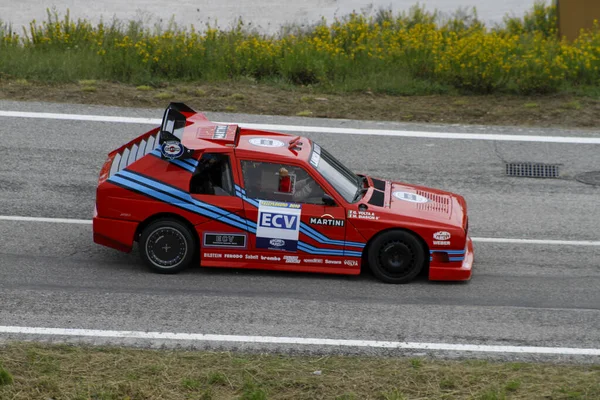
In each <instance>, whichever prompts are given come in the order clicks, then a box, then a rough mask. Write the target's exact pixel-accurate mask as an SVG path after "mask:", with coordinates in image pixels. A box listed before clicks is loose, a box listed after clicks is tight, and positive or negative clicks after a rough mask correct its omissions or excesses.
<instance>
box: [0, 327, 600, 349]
mask: <svg viewBox="0 0 600 400" xmlns="http://www.w3.org/2000/svg"><path fill="white" fill-rule="evenodd" d="M0 333H5V334H26V335H50V336H79V337H94V338H119V339H123V338H130V339H146V340H148V339H150V340H188V341H194V342H236V343H260V344H287V345H312V346H344V347H371V348H385V349H407V350H437V351H468V352H484V353H520V354H557V355H583V356H600V349H590V348H572V347H536V346H494V345H478V344H451V343H416V342H392V341H379V340H345V339H320V338H300V337H279V336H246V335H217V334H202V333H174V332H142V331H109V330H95V329H64V328H37V327H21V326H0Z"/></svg>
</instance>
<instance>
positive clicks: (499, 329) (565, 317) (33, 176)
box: [0, 102, 600, 357]
mask: <svg viewBox="0 0 600 400" xmlns="http://www.w3.org/2000/svg"><path fill="white" fill-rule="evenodd" d="M0 110H18V111H45V112H63V113H79V114H97V115H121V116H138V117H151V118H160V116H161V115H162V110H140V109H117V108H110V107H91V106H72V105H57V104H36V103H27V104H20V103H15V102H0ZM208 116H209V117H210V118H212V119H214V120H220V121H234V116H232V115H225V114H213V113H210V114H208ZM236 120H237V121H241V122H261V123H279V124H294V125H314V126H317V125H320V126H344V127H358V128H361V127H364V128H367V127H368V128H386V129H412V130H415V129H418V130H432V131H456V132H477V133H479V132H493V133H508V134H521V133H527V134H544V135H561V136H594V137H598V136H600V131H591V130H588V131H572V130H571V131H558V130H544V131H537V130H535V129H517V128H483V127H464V126H445V127H444V126H427V125H414V124H399V123H384V122H381V123H376V122H356V121H330V120H318V119H304V118H302V119H300V118H283V117H261V116H248V115H241V116H239V118H237V119H236ZM150 128H151V126H149V125H138V124H117V123H106V122H82V121H57V120H47V119H27V118H7V117H0V139H1V143H0V160H1V162H0V215H20V216H33V217H60V218H77V219H90V218H91V214H92V211H93V207H94V194H95V185H96V180H97V175H98V171H99V168H100V166H101V165H102V163H103V161H104V159H105V157H106V154H107V153H108V152H109V151H110V150H112V149H113V148H116V147H118V146H119V145H121V144H122V143H124V142H125V141H128V140H130V139H131V138H133V137H135V136H136V135H138V134H141V133H143V132H145V131H147V130H149V129H150ZM307 136H309V137H310V138H311V139H315V140H317V141H318V142H319V143H320V144H321V145H322V146H323V147H325V148H328V149H329V150H330V151H331V152H332V153H333V154H334V155H336V156H338V157H339V158H340V159H341V160H342V161H343V162H344V163H346V164H347V165H348V166H349V167H351V168H352V169H354V170H358V171H363V172H366V173H369V174H372V175H375V176H380V177H383V178H393V179H397V180H401V181H405V182H410V183H418V184H424V185H429V186H434V187H439V188H442V189H446V190H451V191H454V192H457V193H460V194H462V195H464V196H465V197H466V199H467V202H468V204H469V214H470V226H471V228H470V229H471V234H472V235H473V236H476V237H495V238H518V239H557V240H599V237H600V233H599V222H600V208H599V207H598V204H600V202H599V199H600V187H597V186H591V185H586V184H583V183H580V182H578V181H576V180H575V179H574V177H575V176H576V175H577V174H579V173H582V172H588V171H594V170H598V171H600V157H599V156H598V154H600V145H589V144H586V145H577V144H549V143H518V142H492V141H476V140H446V139H418V138H395V137H367V136H352V135H339V134H316V133H314V134H309V135H307ZM504 161H511V162H513V161H514V162H517V161H519V162H521V161H537V162H548V163H559V164H561V165H562V166H561V168H562V170H561V171H562V173H561V178H560V179H526V178H511V177H506V176H504V166H503V162H504ZM0 238H1V239H0V265H1V266H0V305H1V306H0V325H4V326H12V325H15V326H29V327H53V328H86V329H111V330H135V331H146V330H147V331H169V332H193V333H213V334H224V335H230V334H231V335H261V336H286V337H289V336H293V337H315V338H334V339H363V340H392V341H410V342H436V343H437V342H440V343H458V344H460V343H468V344H498V345H515V346H552V347H554V346H556V347H578V348H581V347H583V348H596V349H598V348H600V290H599V288H600V247H598V246H587V247H583V246H569V245H553V244H552V245H551V244H499V243H476V244H475V252H476V258H475V267H474V275H473V279H472V280H471V281H470V282H468V283H460V284H440V283H429V282H426V281H424V280H421V281H418V282H414V283H412V284H410V285H401V286H394V285H386V284H382V283H379V282H378V281H377V280H375V279H374V278H373V277H372V276H370V274H368V273H367V274H363V275H361V276H359V277H340V276H324V275H313V274H295V273H272V272H258V271H238V270H210V269H202V268H193V269H191V270H189V271H187V272H184V273H181V274H179V275H175V276H162V275H155V274H152V273H149V272H147V271H146V269H145V268H144V266H143V265H142V264H141V261H140V260H139V257H138V254H137V252H134V253H132V254H122V253H118V252H116V251H113V250H110V249H105V248H102V247H99V246H97V245H95V244H93V242H92V238H91V226H90V225H63V224H52V223H45V222H16V221H0ZM1 337H3V338H7V337H10V338H19V339H20V338H24V337H23V336H21V335H12V336H8V335H0V338H1ZM0 340H2V339H0ZM96 341H97V340H96ZM113 342H114V341H113ZM130 342H131V344H140V342H139V341H130ZM156 343H157V342H156V341H154V342H153V344H156ZM205 345H208V346H210V347H214V346H219V344H217V343H205ZM258 347H260V346H250V345H248V346H245V348H258ZM263 347H264V346H263ZM279 348H280V349H281V350H285V351H292V350H301V351H309V352H310V351H344V352H349V351H351V350H349V349H346V350H340V349H331V348H329V349H322V348H318V347H314V346H313V347H305V348H304V347H302V346H280V347H278V349H279ZM352 351H354V350H352ZM356 351H361V350H356ZM510 357H512V356H510Z"/></svg>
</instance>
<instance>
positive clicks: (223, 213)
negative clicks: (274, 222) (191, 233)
mask: <svg viewBox="0 0 600 400" xmlns="http://www.w3.org/2000/svg"><path fill="white" fill-rule="evenodd" d="M117 175H122V176H123V177H125V178H127V179H130V180H133V181H136V182H139V183H141V184H144V185H147V186H151V187H155V188H157V189H158V190H160V191H162V192H166V193H168V194H169V195H171V196H174V197H176V198H178V199H180V200H182V201H185V202H188V203H192V204H193V205H195V206H198V207H201V208H204V209H206V210H209V211H212V212H214V213H216V214H217V215H219V218H221V217H225V218H227V219H230V220H234V221H237V222H238V223H241V224H244V225H245V224H247V223H248V221H247V220H246V219H244V218H242V217H240V216H238V215H236V214H233V213H230V212H229V211H227V210H223V209H222V208H219V207H215V206H213V205H211V204H208V203H204V202H202V201H198V200H196V199H194V198H193V197H192V196H191V195H190V194H189V193H187V192H185V191H183V190H181V189H176V188H173V187H171V186H167V185H165V184H163V183H160V182H158V181H155V180H153V179H148V178H146V177H144V176H141V175H139V174H136V173H133V172H130V171H121V172H119V173H118V174H117ZM253 225H254V226H256V224H253Z"/></svg>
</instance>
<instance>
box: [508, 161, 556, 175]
mask: <svg viewBox="0 0 600 400" xmlns="http://www.w3.org/2000/svg"><path fill="white" fill-rule="evenodd" d="M506 175H508V176H518V177H524V178H558V176H559V171H558V165H557V164H540V163H506Z"/></svg>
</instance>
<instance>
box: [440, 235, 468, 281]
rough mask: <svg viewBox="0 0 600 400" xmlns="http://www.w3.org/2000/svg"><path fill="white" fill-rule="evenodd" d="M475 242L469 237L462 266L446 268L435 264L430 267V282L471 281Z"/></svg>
mask: <svg viewBox="0 0 600 400" xmlns="http://www.w3.org/2000/svg"><path fill="white" fill-rule="evenodd" d="M473 259H474V253H473V240H472V239H471V238H470V237H469V236H467V245H466V248H465V258H464V260H463V261H462V264H461V265H460V266H446V265H444V264H440V263H435V264H434V265H430V267H429V280H430V281H468V280H469V279H471V271H472V268H473Z"/></svg>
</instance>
